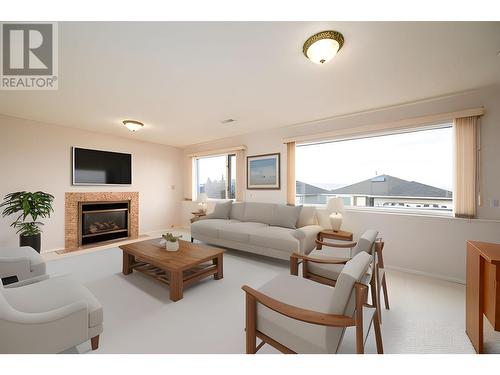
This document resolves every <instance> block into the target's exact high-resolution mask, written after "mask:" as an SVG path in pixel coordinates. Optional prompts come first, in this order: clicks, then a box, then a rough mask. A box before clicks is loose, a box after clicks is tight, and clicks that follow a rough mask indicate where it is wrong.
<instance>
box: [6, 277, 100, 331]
mask: <svg viewBox="0 0 500 375" xmlns="http://www.w3.org/2000/svg"><path fill="white" fill-rule="evenodd" d="M3 295H4V297H5V299H6V300H7V302H8V303H9V304H10V306H11V307H12V308H14V309H15V310H17V311H21V312H24V313H42V312H47V311H51V310H55V309H58V308H61V307H63V306H66V305H70V304H72V303H74V302H79V301H84V302H87V309H88V312H89V327H94V326H98V325H100V324H102V322H103V313H102V306H101V304H100V303H99V301H98V300H97V299H96V298H95V297H94V295H93V294H92V293H91V292H90V291H89V290H88V289H87V288H86V287H84V286H83V285H81V284H80V283H79V282H77V281H76V280H75V279H73V278H72V277H71V276H59V277H53V278H50V279H47V280H43V281H40V282H38V283H34V284H29V285H25V286H21V287H17V288H4V289H3Z"/></svg>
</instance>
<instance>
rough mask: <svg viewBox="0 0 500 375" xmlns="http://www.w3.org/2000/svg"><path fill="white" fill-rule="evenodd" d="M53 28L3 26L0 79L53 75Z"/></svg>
mask: <svg viewBox="0 0 500 375" xmlns="http://www.w3.org/2000/svg"><path fill="white" fill-rule="evenodd" d="M52 33H53V30H52V24H22V23H21V24H3V25H2V52H3V56H2V58H3V60H2V67H3V69H2V70H3V72H2V73H3V75H37V76H42V75H52V70H53V41H52Z"/></svg>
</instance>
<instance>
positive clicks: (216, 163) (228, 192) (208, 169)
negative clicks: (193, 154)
mask: <svg viewBox="0 0 500 375" xmlns="http://www.w3.org/2000/svg"><path fill="white" fill-rule="evenodd" d="M195 169H196V173H195V186H196V193H197V195H199V194H200V193H206V194H207V196H208V198H210V199H235V197H236V155H234V154H228V155H217V156H208V157H200V158H197V159H196V161H195Z"/></svg>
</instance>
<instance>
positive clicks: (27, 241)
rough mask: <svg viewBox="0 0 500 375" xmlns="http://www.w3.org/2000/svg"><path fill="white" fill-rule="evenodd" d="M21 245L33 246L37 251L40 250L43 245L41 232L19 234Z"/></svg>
mask: <svg viewBox="0 0 500 375" xmlns="http://www.w3.org/2000/svg"><path fill="white" fill-rule="evenodd" d="M19 246H31V247H32V248H33V249H35V250H36V251H37V252H40V249H41V247H42V235H41V233H38V234H33V235H31V236H19Z"/></svg>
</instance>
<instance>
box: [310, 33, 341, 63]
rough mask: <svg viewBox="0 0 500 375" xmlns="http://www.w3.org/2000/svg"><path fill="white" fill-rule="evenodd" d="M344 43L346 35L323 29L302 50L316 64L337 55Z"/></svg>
mask: <svg viewBox="0 0 500 375" xmlns="http://www.w3.org/2000/svg"><path fill="white" fill-rule="evenodd" d="M343 45H344V36H343V35H342V34H341V33H339V32H338V31H333V30H329V31H322V32H320V33H317V34H314V35H313V36H311V37H310V38H309V39H307V40H306V42H305V43H304V47H303V48H302V52H304V55H305V56H306V57H307V58H308V59H309V60H311V61H312V62H313V63H315V64H324V63H326V62H328V61H330V60H331V59H333V58H334V57H335V55H336V54H337V52H338V51H340V49H341V48H342V46H343Z"/></svg>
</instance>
